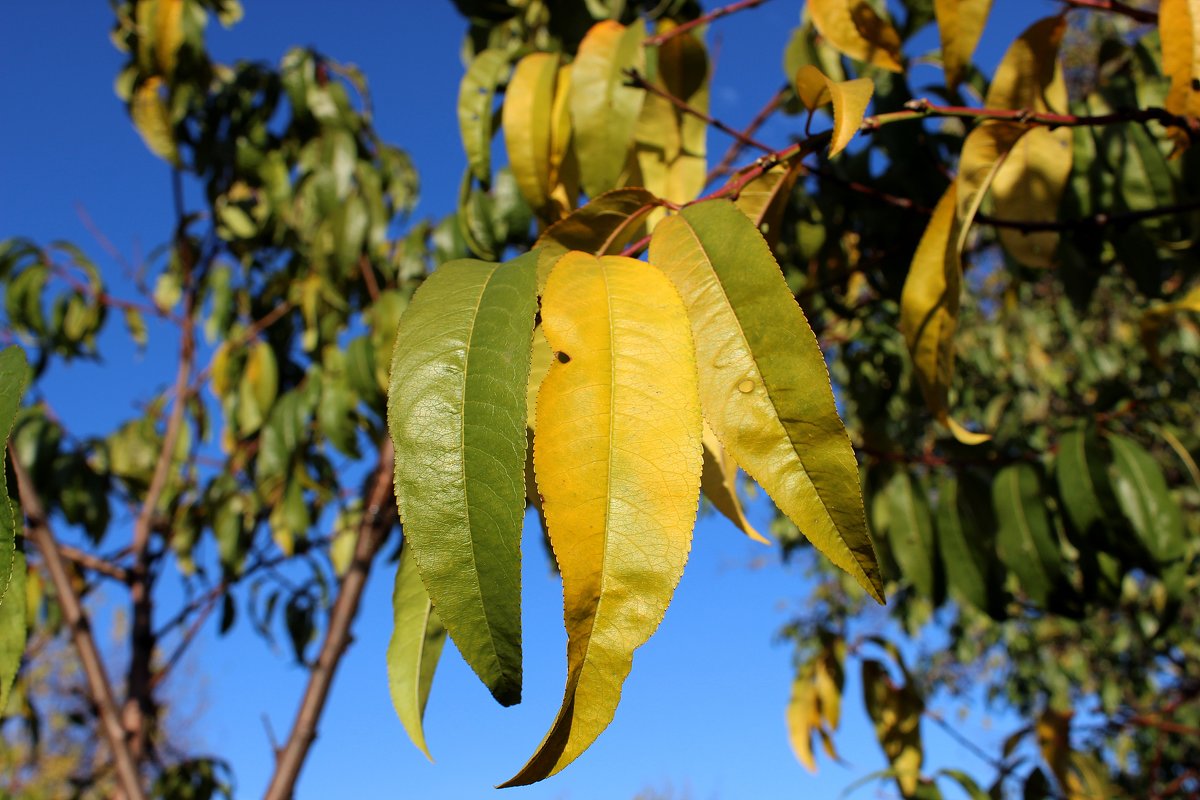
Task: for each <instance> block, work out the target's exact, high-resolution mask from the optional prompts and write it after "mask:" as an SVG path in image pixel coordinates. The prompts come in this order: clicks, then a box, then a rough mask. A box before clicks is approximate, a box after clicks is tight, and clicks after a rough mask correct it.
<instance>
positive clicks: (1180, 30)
mask: <svg viewBox="0 0 1200 800" xmlns="http://www.w3.org/2000/svg"><path fill="white" fill-rule="evenodd" d="M1158 34H1159V38H1160V39H1161V40H1162V71H1163V74H1164V75H1166V76H1168V77H1169V78H1170V79H1171V89H1170V91H1169V92H1168V93H1167V100H1166V103H1165V105H1166V108H1167V110H1168V111H1170V112H1171V113H1172V114H1178V115H1180V116H1187V117H1200V90H1198V89H1197V87H1198V86H1200V2H1197V0H1162V3H1161V4H1160V5H1159V8H1158ZM1172 138H1174V139H1175V141H1176V144H1177V145H1181V146H1186V144H1187V142H1188V141H1189V140H1188V137H1187V135H1186V134H1185V133H1184V132H1183V131H1181V130H1178V129H1173V131H1172Z"/></svg>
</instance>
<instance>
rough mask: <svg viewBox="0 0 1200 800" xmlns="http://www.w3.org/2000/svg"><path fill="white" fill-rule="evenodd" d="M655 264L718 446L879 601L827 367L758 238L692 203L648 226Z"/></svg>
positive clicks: (722, 208)
mask: <svg viewBox="0 0 1200 800" xmlns="http://www.w3.org/2000/svg"><path fill="white" fill-rule="evenodd" d="M650 263H651V264H654V265H655V266H657V267H658V268H659V269H661V270H662V271H663V272H664V273H666V274H667V277H669V278H670V279H671V282H672V283H674V284H675V287H676V288H677V289H678V290H679V293H680V294H681V295H682V296H683V300H684V303H686V304H687V307H688V317H689V319H690V320H691V323H692V333H693V335H694V336H695V338H696V362H697V364H698V365H699V368H700V402H701V404H702V405H703V407H704V415H705V419H707V420H708V423H709V424H710V425H712V428H713V430H714V431H716V434H717V436H718V437H720V439H721V443H722V444H723V445H724V446H725V448H726V449H727V450H728V451H729V453H730V454H731V455H732V456H733V457H734V459H735V460H736V461H737V463H738V464H739V465H740V466H741V467H742V469H744V470H745V471H746V473H747V474H748V475H749V476H750V477H751V478H753V479H754V480H755V481H757V482H758V484H759V485H760V486H761V487H762V488H763V489H764V490H765V491H766V493H767V494H768V495H770V496H771V498H772V499H773V500H774V501H775V504H776V505H777V506H778V507H779V508H780V510H781V511H783V513H784V514H786V515H787V516H788V518H790V519H791V520H792V522H794V523H795V524H796V526H797V527H798V528H799V529H800V530H801V531H802V532H803V533H804V535H805V536H806V537H807V538H808V540H809V541H810V542H812V543H813V545H814V546H815V547H816V548H817V549H818V550H820V551H821V552H822V553H823V554H824V555H825V556H826V557H827V558H828V559H829V560H830V561H832V562H833V563H834V564H835V565H837V566H838V567H841V568H842V569H844V570H846V571H847V572H848V573H850V575H852V576H853V577H854V578H855V580H857V581H858V583H859V584H860V585H861V586H862V587H863V588H864V589H865V590H866V591H867V592H868V593H869V594H870V595H871V596H872V597H874V598H875V599H876V600H878V601H879V602H881V603H882V602H883V582H882V579H881V578H880V576H879V565H878V563H877V561H876V559H875V551H874V549H873V548H872V546H871V539H870V537H869V536H868V534H867V521H866V515H865V513H864V512H863V503H862V489H861V486H860V482H859V473H858V464H857V462H856V461H855V458H854V449H853V447H852V446H851V444H850V437H849V435H848V434H847V433H846V429H845V426H843V425H842V421H841V420H840V419H839V418H838V415H837V407H836V405H835V403H834V398H833V390H832V388H831V385H830V382H829V373H828V370H827V369H826V366H825V358H824V356H823V354H822V353H821V348H820V346H819V345H818V344H817V338H816V336H815V335H814V334H813V332H812V328H810V327H809V325H808V320H807V319H805V317H804V312H803V311H802V310H801V309H800V307H799V306H798V305H797V304H796V299H795V297H793V296H792V293H791V291H790V290H789V289H788V287H787V284H786V282H785V281H784V279H783V274H782V273H781V272H780V270H779V265H778V264H777V263H776V261H775V258H774V256H772V255H771V250H770V248H769V247H768V246H767V243H766V241H764V240H763V238H762V235H761V234H760V233H759V232H758V231H757V230H756V229H755V227H754V224H753V223H752V222H750V220H748V219H747V218H746V216H745V215H744V214H743V213H741V212H740V211H738V210H737V208H736V207H735V206H734V205H733V204H732V203H730V202H729V201H726V200H714V201H708V202H704V203H697V204H695V205H692V206H689V207H687V208H685V209H684V210H683V211H682V212H681V213H680V214H677V215H675V216H672V217H668V218H667V219H665V220H663V221H662V222H661V223H659V225H658V227H657V228H655V230H654V234H653V236H652V238H651V240H650Z"/></svg>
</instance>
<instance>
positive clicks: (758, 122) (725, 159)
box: [704, 86, 788, 186]
mask: <svg viewBox="0 0 1200 800" xmlns="http://www.w3.org/2000/svg"><path fill="white" fill-rule="evenodd" d="M787 92H788V87H786V86H785V87H783V88H782V89H780V90H779V91H778V92H776V93H775V94H774V95H772V97H771V99H770V100H769V101H767V104H766V105H764V106H763V107H762V108H761V109H759V111H758V113H757V114H755V115H754V119H752V120H750V122H749V124H747V125H746V127H744V128H742V130H741V131H739V132H738V135H737V136H735V137H733V142H732V143H731V144H730V145H729V149H728V150H726V151H725V155H723V156H721V160H720V161H719V162H718V163H717V165H716V166H715V167H713V168H712V169H711V170H709V173H708V175H706V176H705V178H704V184H705V185H706V186H707V185H708V184H710V183H712V182H713V181H715V180H716V179H717V178H720V177H722V176H724V175H728V174H729V172H730V170H731V169H733V162H734V161H736V160H737V158H738V156H740V155H741V154H742V151H743V150H745V149H746V147H747V143H748V142H750V141H752V140H753V138H754V134H756V133H758V129H759V128H761V127H762V126H763V125H764V124H766V121H767V120H768V119H770V118H771V115H772V114H774V113H775V111H776V110H778V109H779V107H780V106H781V105H782V104H783V99H784V97H786V96H787Z"/></svg>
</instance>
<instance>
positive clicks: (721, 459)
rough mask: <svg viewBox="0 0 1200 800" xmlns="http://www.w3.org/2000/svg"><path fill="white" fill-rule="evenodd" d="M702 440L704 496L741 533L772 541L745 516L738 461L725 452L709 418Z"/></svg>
mask: <svg viewBox="0 0 1200 800" xmlns="http://www.w3.org/2000/svg"><path fill="white" fill-rule="evenodd" d="M701 441H702V442H703V444H704V471H703V472H702V473H701V476H700V488H701V489H703V490H704V496H705V497H707V498H708V499H709V501H711V502H712V504H713V508H715V509H717V511H720V512H721V513H722V514H724V515H725V518H726V519H728V520H729V521H730V522H732V523H733V524H734V525H736V526H737V527H738V530H740V531H741V532H742V533H744V534H746V535H747V536H749V537H750V538H751V539H753V540H754V541H756V542H761V543H763V544H770V543H771V540H770V539H768V538H767V537H765V536H763V535H762V534H761V533H759V532H758V531H756V530H755V529H754V526H753V525H751V524H750V520H748V519H746V512H745V510H744V509H743V508H742V501H741V500H739V499H738V495H737V470H738V466H737V462H736V461H734V460H733V458H732V457H731V456H730V455H729V453H727V452H725V448H724V447H722V446H721V440H720V439H718V438H717V435H716V434H715V433H713V429H712V428H710V427H709V425H708V423H707V422H706V423H704V435H703V437H702V439H701Z"/></svg>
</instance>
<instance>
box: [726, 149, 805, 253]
mask: <svg viewBox="0 0 1200 800" xmlns="http://www.w3.org/2000/svg"><path fill="white" fill-rule="evenodd" d="M804 171H805V170H804V165H803V164H802V163H801V162H799V161H795V162H793V163H791V164H776V165H775V166H773V167H771V168H770V169H769V170H767V171H766V172H764V173H763V174H761V175H759V176H758V177H757V178H755V179H754V180H752V181H750V182H749V183H747V184H746V185H745V186H744V187H742V190H741V191H740V192H738V196H737V200H735V201H734V203H735V204H736V205H737V207H738V209H739V210H741V212H742V213H743V214H745V215H746V216H747V217H749V218H750V221H751V222H753V223H754V227H756V228H758V230H759V232H760V233H761V234H762V235H763V238H764V239H766V240H767V243H768V244H770V245H771V246H772V247H774V246H775V243H776V242H778V241H779V235H780V233H781V232H782V231H781V225H782V223H783V212H784V210H785V209H786V208H787V204H788V200H789V199H790V197H791V194H792V189H794V188H795V186H796V181H797V180H798V179H799V178H800V176H801V175H803V174H804Z"/></svg>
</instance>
